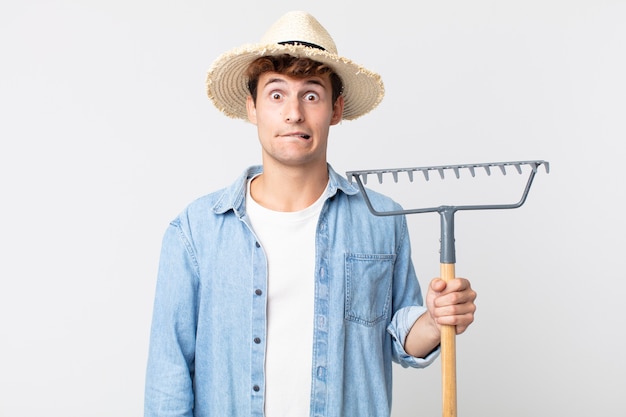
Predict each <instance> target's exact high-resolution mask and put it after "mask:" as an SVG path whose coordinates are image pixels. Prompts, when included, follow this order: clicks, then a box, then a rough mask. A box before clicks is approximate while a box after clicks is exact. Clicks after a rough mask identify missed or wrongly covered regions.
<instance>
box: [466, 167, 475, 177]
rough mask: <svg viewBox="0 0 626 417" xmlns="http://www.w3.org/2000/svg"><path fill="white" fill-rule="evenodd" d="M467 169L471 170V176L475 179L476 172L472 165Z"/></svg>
mask: <svg viewBox="0 0 626 417" xmlns="http://www.w3.org/2000/svg"><path fill="white" fill-rule="evenodd" d="M467 168H468V169H469V172H470V174H472V177H475V176H476V171H474V167H473V166H471V165H470V166H468V167H467Z"/></svg>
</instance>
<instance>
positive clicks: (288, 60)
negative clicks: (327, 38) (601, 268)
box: [246, 54, 343, 104]
mask: <svg viewBox="0 0 626 417" xmlns="http://www.w3.org/2000/svg"><path fill="white" fill-rule="evenodd" d="M265 72H277V73H279V74H284V75H288V76H290V77H294V78H306V77H310V76H313V75H317V76H323V75H325V74H329V75H330V84H331V87H332V90H333V104H335V102H336V101H337V98H339V96H340V95H341V93H342V92H343V82H342V81H341V78H339V75H337V74H336V73H335V71H333V69H332V68H331V67H329V66H328V65H326V64H322V63H321V62H317V61H314V60H312V59H310V58H298V57H294V56H291V55H287V54H285V55H277V56H263V57H260V58H257V59H256V60H254V61H253V62H252V63H251V64H250V65H249V66H248V69H247V71H246V76H247V78H248V90H249V91H250V95H251V96H252V100H253V101H254V102H255V103H256V94H257V87H258V84H259V77H260V76H261V74H263V73H265Z"/></svg>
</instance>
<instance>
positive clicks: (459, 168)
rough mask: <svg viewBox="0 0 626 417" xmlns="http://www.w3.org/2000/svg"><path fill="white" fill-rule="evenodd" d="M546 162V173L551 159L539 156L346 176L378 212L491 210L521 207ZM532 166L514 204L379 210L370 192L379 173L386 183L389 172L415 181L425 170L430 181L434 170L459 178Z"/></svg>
mask: <svg viewBox="0 0 626 417" xmlns="http://www.w3.org/2000/svg"><path fill="white" fill-rule="evenodd" d="M541 165H543V166H544V168H545V171H546V173H549V172H550V164H549V163H548V162H547V161H542V160H535V161H511V162H487V163H477V164H461V165H438V166H425V167H413V168H394V169H374V170H360V171H348V172H346V176H347V178H348V180H349V181H352V180H355V181H356V183H357V185H358V187H359V189H360V190H361V192H362V194H363V196H364V197H365V201H366V203H367V206H368V208H369V210H370V211H371V212H372V213H373V214H375V215H377V216H393V215H401V214H411V213H427V212H433V211H437V212H442V211H453V212H454V211H458V210H488V209H511V208H517V207H520V206H521V205H522V204H524V202H525V201H526V197H527V196H528V192H529V190H530V186H531V184H532V181H533V179H534V177H535V174H536V173H537V170H538V168H539V166H541ZM524 166H529V167H530V174H529V176H528V180H527V182H526V186H525V188H524V191H523V193H522V196H521V198H520V199H519V201H517V202H515V203H511V204H481V205H460V206H438V207H426V208H416V209H407V210H397V211H385V212H382V211H378V210H376V209H375V208H374V207H373V206H372V204H371V201H370V199H369V197H368V195H367V191H366V189H365V185H366V184H367V179H368V176H369V175H375V176H376V177H377V179H378V182H379V184H382V182H383V179H384V177H385V176H388V175H391V177H392V178H393V181H394V182H398V178H399V176H400V175H401V174H405V173H406V175H407V176H408V178H409V180H410V181H411V182H412V181H413V180H414V176H415V174H416V173H418V174H419V173H421V174H422V175H423V177H424V179H425V180H426V181H429V180H430V177H431V173H438V174H439V177H440V178H441V179H446V173H447V172H452V173H454V176H455V177H456V178H457V179H458V178H460V177H461V173H462V172H464V171H468V172H469V173H470V175H471V176H472V177H475V176H476V171H477V170H484V171H485V173H486V174H487V175H491V171H492V168H496V169H499V170H500V172H501V173H502V175H507V167H513V168H515V170H516V171H517V173H518V174H520V175H521V174H523V171H524V170H523V169H522V168H523V167H524Z"/></svg>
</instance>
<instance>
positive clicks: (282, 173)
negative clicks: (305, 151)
mask: <svg viewBox="0 0 626 417" xmlns="http://www.w3.org/2000/svg"><path fill="white" fill-rule="evenodd" d="M327 185H328V167H327V166H326V164H324V165H323V167H322V166H318V167H315V168H311V169H302V168H293V169H292V168H284V167H283V168H271V167H267V166H264V170H263V173H262V174H261V175H259V176H257V177H256V178H254V179H253V180H252V184H251V185H250V194H251V195H252V198H254V201H256V202H257V203H259V204H260V205H262V206H263V207H265V208H268V209H270V210H275V211H299V210H303V209H305V208H307V207H309V206H310V205H311V204H313V203H314V202H315V201H316V200H317V199H318V198H319V197H320V196H321V195H322V193H323V192H324V190H325V189H326V186H327Z"/></svg>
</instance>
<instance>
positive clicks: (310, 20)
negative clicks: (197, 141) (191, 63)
mask: <svg viewBox="0 0 626 417" xmlns="http://www.w3.org/2000/svg"><path fill="white" fill-rule="evenodd" d="M282 54H289V55H292V56H296V57H307V58H311V59H313V60H315V61H318V62H322V63H324V64H327V65H329V66H330V67H331V68H333V69H334V70H335V72H336V73H337V74H338V75H339V77H341V80H342V81H343V85H344V89H343V97H344V102H345V105H344V111H343V118H344V119H346V120H353V119H356V118H357V117H360V116H363V115H364V114H366V113H368V112H369V111H371V110H373V109H374V108H375V107H376V106H377V105H378V104H379V103H380V101H381V100H382V99H383V95H384V92H385V90H384V86H383V82H382V80H381V78H380V75H378V74H376V73H375V72H372V71H369V70H367V69H365V68H363V67H361V66H360V65H358V64H356V63H354V62H352V61H351V60H349V59H347V58H344V57H341V56H339V55H338V54H337V47H336V46H335V42H334V41H333V39H332V38H331V37H330V34H329V33H328V32H327V31H326V29H324V28H323V27H322V25H321V24H320V23H319V22H318V21H317V20H316V19H315V18H314V17H313V16H311V15H310V14H308V13H306V12H301V11H294V12H289V13H287V14H285V15H284V16H282V17H281V18H280V19H279V20H278V21H277V22H276V23H274V24H273V25H272V27H270V29H269V30H268V31H267V32H266V33H265V35H264V36H263V37H262V38H261V41H260V42H259V43H258V44H247V45H243V46H241V47H239V48H235V49H232V50H230V51H228V52H226V53H224V54H223V55H221V56H220V57H218V58H217V59H216V60H215V61H214V62H213V64H212V65H211V68H210V69H209V71H208V74H207V80H206V86H207V94H208V96H209V98H210V99H211V100H212V101H213V104H215V106H216V107H217V108H218V109H219V110H220V111H222V112H224V113H225V114H226V115H227V116H229V117H233V118H240V119H244V120H248V114H247V112H246V97H247V96H248V95H249V94H250V93H249V91H248V85H247V83H248V80H247V79H246V75H245V73H246V70H247V68H248V66H249V65H250V63H252V61H254V60H255V59H257V58H259V57H261V56H272V55H282Z"/></svg>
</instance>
